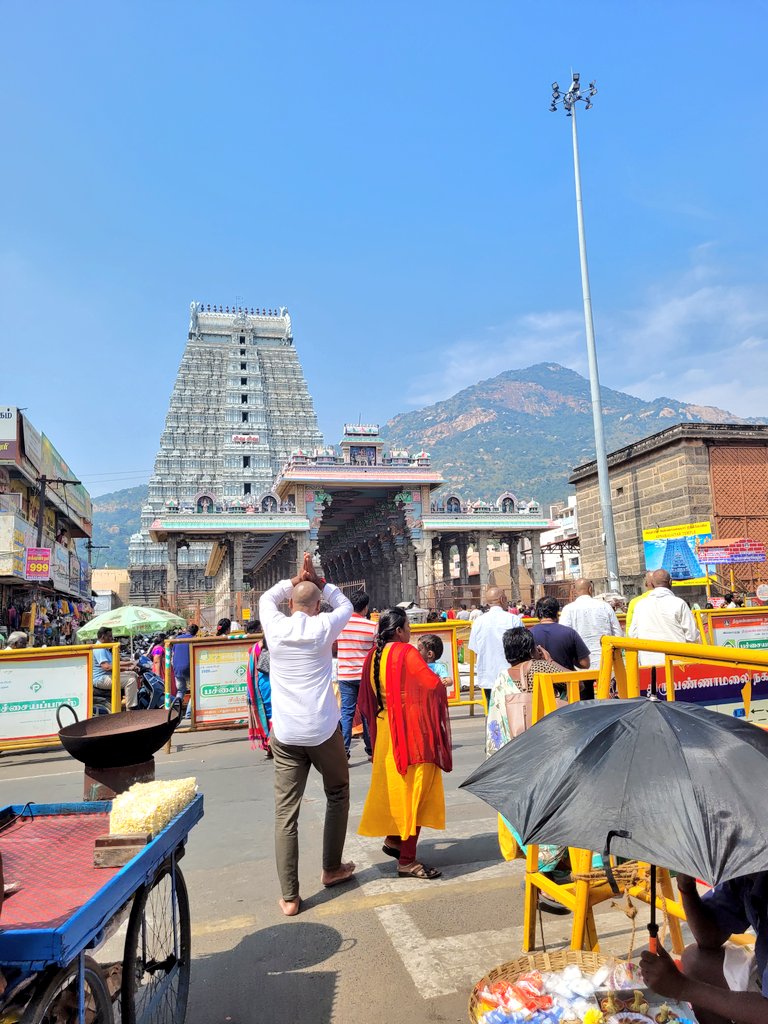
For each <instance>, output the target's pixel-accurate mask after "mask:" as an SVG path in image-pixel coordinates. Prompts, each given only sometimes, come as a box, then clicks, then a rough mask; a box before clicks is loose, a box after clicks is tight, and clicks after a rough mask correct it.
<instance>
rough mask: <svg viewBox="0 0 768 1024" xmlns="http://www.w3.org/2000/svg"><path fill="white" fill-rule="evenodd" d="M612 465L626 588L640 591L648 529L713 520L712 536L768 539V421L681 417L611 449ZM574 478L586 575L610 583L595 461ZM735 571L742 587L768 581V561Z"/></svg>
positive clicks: (630, 591) (603, 585) (598, 585)
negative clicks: (683, 420)
mask: <svg viewBox="0 0 768 1024" xmlns="http://www.w3.org/2000/svg"><path fill="white" fill-rule="evenodd" d="M608 468H609V475H610V484H611V498H612V501H613V512H614V521H615V526H616V541H617V546H618V553H619V568H620V573H621V583H622V588H623V590H624V593H625V594H633V593H639V592H640V590H641V589H642V579H643V574H644V572H645V561H644V550H643V530H644V529H646V530H648V529H658V528H663V527H671V526H678V525H684V524H693V523H701V522H707V521H708V522H711V524H712V533H713V535H714V536H715V537H718V538H731V537H748V538H750V539H752V540H757V541H761V542H762V543H764V544H766V545H768V426H762V425H742V424H720V423H717V424H715V423H679V424H676V425H675V426H673V427H669V428H668V429H667V430H662V431H661V432H660V433H658V434H654V435H653V436H651V437H647V438H644V439H643V440H642V441H637V442H636V443H635V444H631V445H628V446H627V447H625V448H621V449H620V450H619V451H615V452H612V453H611V454H610V455H609V456H608ZM570 482H571V483H573V484H575V485H576V501H577V508H578V522H579V541H580V547H581V559H582V570H583V574H584V575H585V576H586V577H589V578H591V579H593V580H594V581H595V587H596V589H597V590H600V589H607V579H606V571H605V557H604V550H603V544H602V531H603V527H602V520H601V515H600V501H599V495H598V485H597V469H596V465H595V463H594V462H590V463H587V464H585V465H582V466H578V467H577V468H576V469H575V470H574V471H573V473H572V475H571V478H570ZM735 570H736V577H737V579H738V581H739V584H740V586H741V587H743V588H744V589H745V590H748V591H753V590H754V588H755V587H756V586H757V585H758V584H759V583H762V582H766V581H768V563H762V564H745V565H739V566H736V567H735Z"/></svg>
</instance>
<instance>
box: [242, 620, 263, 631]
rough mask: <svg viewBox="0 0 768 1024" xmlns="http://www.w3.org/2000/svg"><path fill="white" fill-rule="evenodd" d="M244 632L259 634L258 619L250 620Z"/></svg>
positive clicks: (259, 625) (259, 624)
mask: <svg viewBox="0 0 768 1024" xmlns="http://www.w3.org/2000/svg"><path fill="white" fill-rule="evenodd" d="M245 631H246V633H260V632H261V623H260V622H259V620H258V619H251V620H250V622H249V623H248V626H247V628H246V630H245Z"/></svg>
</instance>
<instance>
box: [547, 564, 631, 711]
mask: <svg viewBox="0 0 768 1024" xmlns="http://www.w3.org/2000/svg"><path fill="white" fill-rule="evenodd" d="M592 589H593V588H592V581H591V580H576V583H575V585H574V588H573V590H574V593H575V594H576V599H575V600H574V601H571V603H570V604H567V605H566V606H565V608H563V610H562V611H561V612H560V625H561V626H570V627H571V629H575V630H576V632H577V633H578V634H579V636H580V637H581V639H582V640H583V641H584V643H585V644H586V645H587V647H588V648H589V667H590V668H591V669H594V670H595V672H597V670H598V669H599V668H600V658H601V656H602V647H601V641H602V639H603V637H604V636H623V635H624V633H623V632H622V629H621V626H620V625H619V620H618V619H617V618H616V612H615V611H614V610H613V608H611V606H610V605H609V604H608V603H607V602H606V601H601V600H600V598H598V597H593V596H592ZM585 696H586V697H587V698H591V697H593V696H594V689H593V690H592V692H590V691H589V690H588V689H586V688H585Z"/></svg>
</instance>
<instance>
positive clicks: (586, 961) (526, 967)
mask: <svg viewBox="0 0 768 1024" xmlns="http://www.w3.org/2000/svg"><path fill="white" fill-rule="evenodd" d="M610 959H611V958H610V957H607V956H601V954H600V953H587V952H585V951H584V950H578V949H576V950H574V949H559V950H557V951H556V952H554V953H529V954H528V955H527V956H521V957H518V959H517V960H508V961H507V963H505V964H500V965H499V966H498V967H494V968H493V970H492V971H489V972H488V973H487V974H486V976H485V977H484V978H481V979H480V981H478V983H477V984H476V985H475V987H474V989H473V990H472V995H471V996H470V997H469V1019H470V1020H471V1021H472V1024H477V1022H478V1021H479V1020H480V1018H481V1016H482V1013H481V1011H480V1010H479V1009H478V1004H479V1002H480V999H479V998H478V992H479V991H480V990H481V989H483V988H485V987H486V985H491V984H493V982H494V981H509V982H514V981H517V979H518V978H519V977H520V975H521V974H526V973H527V972H528V971H562V970H563V968H564V967H568V965H569V964H576V965H577V966H578V967H580V968H581V969H582V971H583V972H584V973H585V974H594V973H595V971H596V970H597V969H598V967H602V966H603V964H607V963H608V961H609V960H610Z"/></svg>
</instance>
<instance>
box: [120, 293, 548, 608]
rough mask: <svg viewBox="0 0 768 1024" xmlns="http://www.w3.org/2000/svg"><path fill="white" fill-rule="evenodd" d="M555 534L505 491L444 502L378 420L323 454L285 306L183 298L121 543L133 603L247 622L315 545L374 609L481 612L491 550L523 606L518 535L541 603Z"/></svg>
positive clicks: (418, 462)
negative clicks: (183, 328)
mask: <svg viewBox="0 0 768 1024" xmlns="http://www.w3.org/2000/svg"><path fill="white" fill-rule="evenodd" d="M552 525H553V524H552V523H551V522H550V520H549V518H547V517H545V516H543V515H542V512H541V508H540V507H539V505H538V503H537V502H533V501H532V502H527V503H526V502H521V501H518V499H517V498H516V497H515V495H514V494H512V493H510V492H506V493H504V494H501V495H499V497H498V498H497V499H496V501H494V502H493V503H488V502H484V501H478V500H472V496H468V495H462V494H454V493H446V487H445V482H444V480H443V477H442V476H441V474H440V473H439V472H438V471H437V469H436V468H435V467H434V466H433V465H432V462H431V459H430V456H429V454H428V453H427V452H425V451H419V452H416V453H415V454H411V453H410V452H408V451H405V450H403V449H400V448H397V447H392V448H387V446H386V444H385V441H384V439H383V438H382V437H381V435H380V431H379V427H378V425H376V424H364V423H348V424H346V425H345V427H344V430H343V436H342V438H341V441H340V442H339V444H338V445H337V446H335V447H334V446H323V442H322V436H321V434H320V432H319V430H318V426H317V419H316V416H315V412H314V408H313V405H312V399H311V397H310V394H309V391H308V388H307V385H306V381H305V379H304V375H303V372H302V369H301V364H300V362H299V359H298V356H297V354H296V350H295V348H294V346H293V335H292V330H291V319H290V317H289V316H288V312H287V310H286V309H284V308H281V309H280V310H279V311H278V310H274V311H273V310H271V309H270V310H248V309H240V308H238V309H234V308H233V309H232V310H231V311H230V310H229V308H226V309H224V310H222V309H221V307H215V306H214V307H213V309H212V310H210V309H209V308H204V307H203V306H202V304H200V303H192V306H191V317H190V325H189V333H188V340H187V345H186V348H185V351H184V355H183V358H182V361H181V366H180V368H179V372H178V376H177V379H176V382H175V385H174V389H173V394H172V396H171V402H170V406H169V410H168V415H167V417H166V423H165V429H164V431H163V434H162V437H161V442H160V451H159V452H158V455H157V458H156V460H155V471H154V474H153V476H152V478H151V480H150V485H149V497H148V500H147V503H146V505H145V506H144V508H143V509H142V528H141V531H140V533H137V534H135V535H134V537H133V538H132V539H131V549H130V551H131V566H130V577H131V601H132V602H133V603H137V604H162V605H165V606H166V607H169V608H171V609H173V610H178V611H182V612H186V613H187V614H189V613H191V612H193V611H195V610H196V611H197V613H199V612H200V610H201V609H202V608H205V609H206V610H207V612H208V613H209V614H207V615H206V618H207V619H209V618H210V617H211V615H215V616H223V615H228V616H237V617H241V612H243V611H244V609H246V608H248V609H250V610H252V611H253V610H255V608H256V605H257V602H258V597H259V595H260V594H261V593H262V592H263V591H264V590H265V589H267V588H268V587H269V586H271V585H272V584H273V583H275V582H276V581H277V580H279V579H283V578H286V577H290V576H293V575H294V574H295V572H296V571H297V567H298V566H299V565H300V564H301V561H302V559H303V556H304V553H305V552H306V551H310V552H311V553H312V554H313V556H316V557H317V558H319V561H320V564H321V565H322V567H323V570H324V571H325V573H326V574H327V576H328V578H329V579H330V580H332V581H333V582H334V583H337V584H339V585H340V586H342V587H343V588H344V589H345V590H347V591H351V590H354V589H357V588H365V590H367V591H368V593H369V594H370V595H371V599H372V602H373V604H374V605H375V606H377V607H379V608H382V607H387V606H389V605H392V604H396V603H398V602H400V601H403V600H412V601H416V602H417V603H422V604H424V605H426V606H430V605H432V606H434V605H435V604H436V603H437V600H436V598H437V597H438V596H439V597H440V599H441V601H442V603H443V604H444V603H445V601H446V600H448V601H453V600H455V601H456V602H459V601H461V600H464V601H467V602H470V601H475V602H478V601H480V600H481V599H482V595H483V590H484V588H485V587H486V586H487V585H488V578H489V568H488V552H489V548H490V547H493V548H494V550H495V552H496V561H497V562H498V552H499V550H500V549H501V551H503V552H504V553H505V555H506V557H508V560H509V579H510V581H511V590H512V591H513V594H512V595H510V596H518V595H519V593H520V549H521V542H523V541H525V542H526V543H525V545H524V546H525V549H526V551H528V552H529V555H528V561H529V566H528V572H529V574H530V577H531V579H532V581H533V593H534V596H539V595H540V594H541V593H542V589H543V580H544V571H543V564H542V557H541V544H540V535H541V533H542V532H543V531H545V530H547V529H550V528H551V526H552ZM470 549H472V551H473V552H474V553H476V556H477V558H476V561H477V565H478V572H477V573H476V575H475V576H474V577H473V579H472V580H470V575H469V565H468V552H469V550H470ZM473 560H474V559H473ZM456 562H458V576H457V575H456V573H455V563H456ZM195 605H196V606H197V608H196V609H195ZM244 617H247V615H246V616H244ZM214 621H215V619H214Z"/></svg>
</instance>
